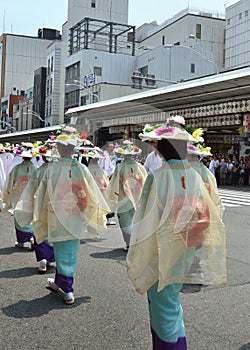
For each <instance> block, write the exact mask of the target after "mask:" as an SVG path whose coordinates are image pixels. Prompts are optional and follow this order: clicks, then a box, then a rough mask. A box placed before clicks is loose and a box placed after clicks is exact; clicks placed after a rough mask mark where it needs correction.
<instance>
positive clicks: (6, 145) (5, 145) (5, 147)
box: [3, 142, 15, 151]
mask: <svg viewBox="0 0 250 350" xmlns="http://www.w3.org/2000/svg"><path fill="white" fill-rule="evenodd" d="M3 147H4V149H5V151H14V148H15V147H14V145H11V144H10V143H9V142H6V143H5V144H4V146H3Z"/></svg>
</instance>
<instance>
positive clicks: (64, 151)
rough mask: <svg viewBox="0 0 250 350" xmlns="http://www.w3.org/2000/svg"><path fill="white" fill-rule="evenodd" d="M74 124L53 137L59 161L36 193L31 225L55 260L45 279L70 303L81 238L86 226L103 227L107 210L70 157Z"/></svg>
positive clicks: (86, 172)
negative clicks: (52, 271)
mask: <svg viewBox="0 0 250 350" xmlns="http://www.w3.org/2000/svg"><path fill="white" fill-rule="evenodd" d="M79 135H80V134H79V133H78V132H77V130H76V129H75V128H73V127H69V126H66V127H62V128H61V129H59V130H58V131H57V136H56V138H55V139H54V141H55V143H56V145H57V149H58V152H59V154H60V157H61V158H60V160H59V161H58V162H56V163H54V164H52V165H51V166H49V167H48V169H47V171H46V174H45V176H43V178H42V179H41V182H40V184H39V187H38V189H37V191H36V194H35V200H34V213H33V217H34V218H33V223H32V228H33V231H34V234H35V237H36V240H37V243H38V244H39V243H41V242H43V241H44V240H45V239H46V238H48V242H49V243H53V247H54V255H55V260H56V274H55V279H53V278H49V279H48V286H49V288H50V289H52V290H54V291H58V290H59V289H61V290H62V291H63V292H64V293H65V296H64V301H65V303H66V304H73V303H74V301H75V298H74V293H73V292H74V289H73V282H74V274H75V270H76V266H77V259H78V251H79V246H80V239H84V238H86V234H87V233H86V230H85V229H86V226H87V225H91V226H93V227H94V228H96V230H97V231H100V230H103V229H105V228H106V219H105V215H106V214H107V213H108V212H110V209H109V207H108V206H107V204H106V202H105V200H104V198H103V196H102V194H101V192H100V190H99V188H98V186H97V185H96V183H95V181H94V179H93V177H92V175H91V174H90V172H89V170H88V168H87V167H86V166H84V165H82V164H80V163H79V162H78V161H77V160H76V159H72V155H73V153H74V148H75V147H76V146H78V145H79V144H80V143H81V139H80V138H79ZM94 238H95V237H94Z"/></svg>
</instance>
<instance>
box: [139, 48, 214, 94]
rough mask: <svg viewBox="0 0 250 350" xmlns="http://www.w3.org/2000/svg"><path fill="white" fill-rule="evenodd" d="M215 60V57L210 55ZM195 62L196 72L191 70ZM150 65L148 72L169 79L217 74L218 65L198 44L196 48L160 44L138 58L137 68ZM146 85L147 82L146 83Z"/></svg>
mask: <svg viewBox="0 0 250 350" xmlns="http://www.w3.org/2000/svg"><path fill="white" fill-rule="evenodd" d="M209 58H210V60H211V61H212V62H213V57H209ZM191 64H194V65H195V66H194V72H192V71H191ZM145 66H148V74H154V75H155V78H156V79H157V78H159V79H160V80H167V81H170V82H171V81H173V82H177V81H181V80H189V79H194V78H197V77H200V76H203V75H209V74H216V73H217V67H216V64H213V63H211V62H209V61H208V59H207V57H205V56H203V52H202V48H201V46H200V45H199V44H197V45H196V46H195V47H194V49H192V48H191V49H190V48H188V47H183V46H175V45H172V46H165V47H164V46H159V47H158V48H156V49H153V50H148V51H145V52H144V54H142V55H140V56H138V57H137V59H136V70H137V71H138V70H140V68H142V67H145ZM144 85H145V83H144ZM166 85H168V83H167V82H160V81H156V85H155V86H156V87H161V86H166Z"/></svg>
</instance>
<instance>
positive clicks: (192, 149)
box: [187, 143, 212, 157]
mask: <svg viewBox="0 0 250 350" xmlns="http://www.w3.org/2000/svg"><path fill="white" fill-rule="evenodd" d="M210 151H211V147H205V146H203V145H201V144H200V143H199V144H197V145H196V146H194V145H192V144H187V153H188V154H195V155H197V156H200V157H206V156H211V155H212V153H211V152H210Z"/></svg>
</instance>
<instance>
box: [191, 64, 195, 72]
mask: <svg viewBox="0 0 250 350" xmlns="http://www.w3.org/2000/svg"><path fill="white" fill-rule="evenodd" d="M190 73H195V64H194V63H191V65H190Z"/></svg>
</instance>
